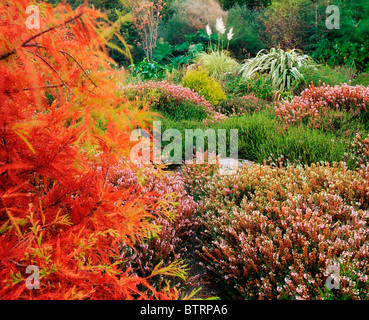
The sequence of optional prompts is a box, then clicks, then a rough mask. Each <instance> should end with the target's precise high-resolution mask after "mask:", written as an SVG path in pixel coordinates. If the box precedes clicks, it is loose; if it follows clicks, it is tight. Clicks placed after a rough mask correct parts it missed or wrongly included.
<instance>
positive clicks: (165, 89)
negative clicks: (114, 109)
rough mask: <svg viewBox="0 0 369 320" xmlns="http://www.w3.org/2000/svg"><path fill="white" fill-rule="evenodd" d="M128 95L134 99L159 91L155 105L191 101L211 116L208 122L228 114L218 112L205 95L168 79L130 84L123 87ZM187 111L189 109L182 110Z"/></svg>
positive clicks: (154, 98)
mask: <svg viewBox="0 0 369 320" xmlns="http://www.w3.org/2000/svg"><path fill="white" fill-rule="evenodd" d="M122 89H123V90H124V93H125V95H126V97H127V98H128V99H130V100H134V99H135V97H136V96H140V97H142V96H147V95H148V94H149V93H150V92H155V90H157V91H158V95H157V96H154V97H151V99H152V102H153V103H154V105H156V106H159V109H160V106H161V105H162V104H164V105H167V104H168V102H169V100H172V101H174V102H177V103H183V102H189V103H191V104H192V105H193V106H194V107H195V108H196V109H197V111H198V112H199V113H202V112H204V111H205V113H206V114H207V116H208V117H209V118H210V120H208V119H204V120H206V122H208V121H210V122H214V121H221V120H223V119H224V118H226V116H224V115H222V114H220V113H219V112H217V111H216V110H215V109H214V107H213V106H212V105H211V103H210V102H208V101H207V100H206V99H205V98H204V97H203V96H200V95H199V94H198V93H197V92H195V91H193V90H191V89H190V88H187V87H184V86H182V85H177V84H173V83H169V82H167V81H147V82H143V83H140V84H129V85H126V86H124V87H123V88H122ZM182 111H183V112H184V113H186V112H187V111H188V110H182Z"/></svg>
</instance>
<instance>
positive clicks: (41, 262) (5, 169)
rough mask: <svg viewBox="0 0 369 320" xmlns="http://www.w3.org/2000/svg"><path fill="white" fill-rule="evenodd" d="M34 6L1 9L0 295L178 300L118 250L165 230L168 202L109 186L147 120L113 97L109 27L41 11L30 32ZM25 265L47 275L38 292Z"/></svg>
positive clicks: (82, 13) (84, 13) (91, 15)
mask: <svg viewBox="0 0 369 320" xmlns="http://www.w3.org/2000/svg"><path fill="white" fill-rule="evenodd" d="M28 5H29V2H28V1H26V0H16V1H13V2H12V3H11V5H9V4H8V2H1V3H0V16H1V17H2V20H1V22H0V33H1V35H2V37H1V39H0V74H1V77H0V95H1V99H0V101H1V102H0V198H1V202H0V296H1V297H2V298H3V299H134V298H141V299H142V298H143V299H147V298H150V299H151V298H155V299H167V298H176V297H177V292H176V291H173V290H172V289H170V288H165V289H163V288H158V289H155V288H154V287H153V286H152V285H151V284H150V281H151V278H150V276H147V277H139V276H137V274H136V273H135V271H134V270H132V269H130V268H120V267H119V264H121V262H122V260H121V247H122V245H128V246H131V247H132V248H133V247H134V244H135V243H139V242H140V241H142V240H143V239H146V238H147V237H148V234H150V233H153V232H158V227H157V225H156V224H155V223H156V221H158V220H160V219H162V218H164V217H165V216H166V210H167V206H168V205H170V203H166V201H165V197H164V196H163V199H162V200H161V201H153V198H151V196H153V197H154V198H155V197H156V198H157V195H156V194H155V193H154V192H153V191H151V190H146V191H145V192H142V190H143V188H142V186H141V185H140V184H139V183H137V182H135V183H133V184H132V185H130V186H129V187H127V186H120V185H113V184H111V183H109V181H110V180H111V179H112V174H113V169H112V168H114V170H117V169H120V170H125V168H127V165H128V164H127V163H125V162H122V161H120V160H119V159H121V158H122V157H124V156H128V155H129V151H130V148H131V142H130V139H129V137H130V132H131V130H132V129H133V128H134V127H136V126H138V125H139V126H140V127H144V126H145V124H146V122H145V119H147V113H146V110H145V108H144V109H142V110H139V111H132V110H130V109H128V108H127V107H126V106H125V104H124V103H126V100H125V98H124V97H122V96H121V94H119V90H117V85H116V84H115V79H116V74H115V73H114V72H113V71H112V69H111V67H110V66H109V63H113V61H111V60H110V58H109V57H108V56H107V54H106V50H105V45H104V44H105V42H106V39H104V38H103V37H102V34H106V33H102V29H101V28H109V27H110V26H109V24H108V22H107V21H105V18H104V16H103V15H102V14H101V13H99V12H97V11H95V10H92V9H88V8H86V7H82V8H79V9H77V10H76V11H72V10H71V9H70V7H69V6H65V5H61V4H60V5H58V7H57V8H53V7H52V6H51V5H47V4H44V3H39V6H40V10H41V23H40V25H41V29H40V30H35V29H27V28H26V24H25V21H26V19H27V17H28V16H27V14H26V7H27V6H28ZM101 121H103V122H104V123H106V130H103V131H102V130H101V129H99V127H98V126H97V124H98V123H99V122H101ZM28 265H35V266H37V267H38V268H39V270H40V289H39V290H30V289H27V287H26V286H25V280H26V278H27V277H28V276H29V275H28V274H27V273H25V269H26V267H27V266H28ZM159 273H161V271H160V269H158V268H156V270H155V274H159Z"/></svg>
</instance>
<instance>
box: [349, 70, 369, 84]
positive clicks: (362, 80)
mask: <svg viewBox="0 0 369 320" xmlns="http://www.w3.org/2000/svg"><path fill="white" fill-rule="evenodd" d="M351 84H352V85H353V86H356V85H362V86H364V87H369V73H362V74H360V75H359V76H357V77H356V78H355V79H353V80H352V81H351Z"/></svg>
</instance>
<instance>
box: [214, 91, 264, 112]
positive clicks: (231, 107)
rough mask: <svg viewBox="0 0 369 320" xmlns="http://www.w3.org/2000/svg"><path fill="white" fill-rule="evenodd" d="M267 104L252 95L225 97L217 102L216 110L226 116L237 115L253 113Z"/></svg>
mask: <svg viewBox="0 0 369 320" xmlns="http://www.w3.org/2000/svg"><path fill="white" fill-rule="evenodd" d="M267 105H268V104H267V103H266V102H265V101H264V100H261V99H258V98H256V97H255V96H253V95H247V96H242V97H235V98H232V99H225V100H221V101H220V102H219V105H218V106H217V110H218V111H219V112H221V113H223V114H225V115H227V116H239V115H244V114H246V113H253V112H255V111H257V110H260V109H262V108H264V107H266V106H267Z"/></svg>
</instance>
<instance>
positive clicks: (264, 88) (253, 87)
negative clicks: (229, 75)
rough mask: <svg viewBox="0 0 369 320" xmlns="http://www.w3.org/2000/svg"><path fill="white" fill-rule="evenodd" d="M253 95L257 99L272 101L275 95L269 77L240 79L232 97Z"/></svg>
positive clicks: (258, 76)
mask: <svg viewBox="0 0 369 320" xmlns="http://www.w3.org/2000/svg"><path fill="white" fill-rule="evenodd" d="M249 94H252V95H255V96H256V97H258V98H259V99H263V100H268V101H271V100H273V98H274V96H275V94H274V90H273V88H272V84H271V81H270V79H269V76H268V75H266V74H263V75H260V74H256V75H255V76H254V77H253V78H252V79H241V80H240V81H239V82H238V83H237V85H236V86H235V88H234V95H236V96H244V95H249Z"/></svg>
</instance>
